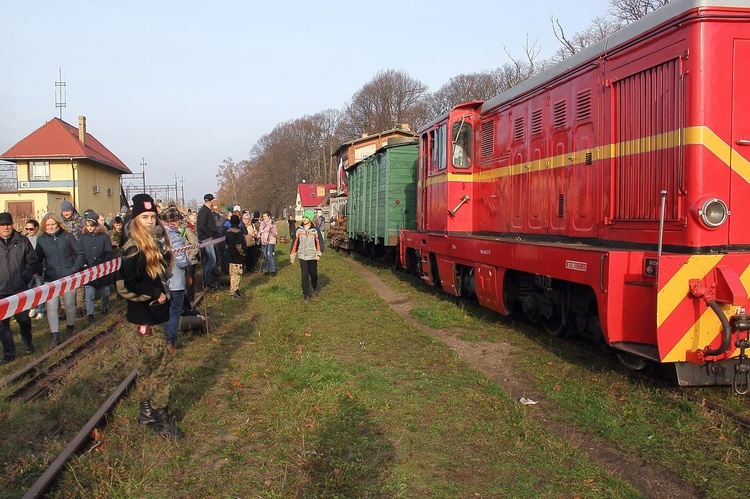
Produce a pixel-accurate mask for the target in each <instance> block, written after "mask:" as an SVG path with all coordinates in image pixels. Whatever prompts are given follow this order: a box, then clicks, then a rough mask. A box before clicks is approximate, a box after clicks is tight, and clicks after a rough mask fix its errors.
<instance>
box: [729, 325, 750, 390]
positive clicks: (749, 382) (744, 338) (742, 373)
mask: <svg viewBox="0 0 750 499" xmlns="http://www.w3.org/2000/svg"><path fill="white" fill-rule="evenodd" d="M732 326H733V328H734V330H735V331H737V335H738V338H737V341H735V342H734V346H735V347H737V348H739V349H740V355H739V357H738V360H739V362H738V363H737V364H736V365H735V366H734V379H733V380H732V388H733V389H734V393H736V394H737V395H747V393H748V392H750V365H749V364H746V363H745V361H746V360H747V358H748V357H747V354H746V353H745V351H746V350H747V349H748V348H750V341H748V331H750V316H748V315H735V316H734V317H732Z"/></svg>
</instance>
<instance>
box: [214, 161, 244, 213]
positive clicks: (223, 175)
mask: <svg viewBox="0 0 750 499" xmlns="http://www.w3.org/2000/svg"><path fill="white" fill-rule="evenodd" d="M240 176H241V167H240V166H239V165H237V164H236V163H235V162H234V161H232V158H227V159H225V160H224V161H222V162H221V164H220V165H219V172H218V173H217V174H216V179H217V180H218V181H219V191H218V192H217V196H218V198H219V199H222V200H226V201H227V202H230V203H232V204H237V203H238V202H239V192H240V187H239V179H240Z"/></svg>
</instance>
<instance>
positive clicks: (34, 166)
mask: <svg viewBox="0 0 750 499" xmlns="http://www.w3.org/2000/svg"><path fill="white" fill-rule="evenodd" d="M29 180H30V181H36V180H49V161H29Z"/></svg>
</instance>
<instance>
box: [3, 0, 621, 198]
mask: <svg viewBox="0 0 750 499" xmlns="http://www.w3.org/2000/svg"><path fill="white" fill-rule="evenodd" d="M608 7H609V2H608V1H607V0H576V1H575V2H561V1H559V0H526V1H514V0H450V1H444V0H424V1H422V0H412V1H405V0H393V1H392V0H381V1H378V2H362V1H349V2H347V1H328V0H321V1H311V0H275V1H262V2H261V1H254V0H247V1H240V0H234V1H223V0H211V1H207V0H202V1H193V0H181V1H178V0H175V1H161V0H148V1H142V0H127V1H125V0H108V1H95V0H88V1H86V0H67V1H64V2H61V1H60V0H54V1H50V0H29V1H21V0H0V19H1V20H2V26H3V29H2V38H3V40H2V42H1V43H0V61H2V76H0V153H2V152H5V151H6V150H8V149H9V148H10V147H11V146H12V145H13V144H15V143H16V142H18V141H19V140H21V139H22V138H23V137H25V136H26V135H28V134H29V133H31V132H32V131H34V130H35V129H37V128H39V127H40V126H42V125H43V124H44V123H45V122H47V121H49V120H50V119H52V118H54V117H58V116H59V111H58V109H57V108H56V107H55V81H56V80H57V77H58V68H63V73H64V79H65V81H66V85H67V86H66V101H67V106H66V107H65V108H64V109H63V116H62V117H63V120H65V121H66V122H68V123H70V124H72V125H74V126H78V116H79V115H84V116H86V120H87V129H88V132H89V133H91V134H92V135H94V136H95V137H96V138H97V139H99V141H100V142H102V143H103V144H104V145H105V146H106V147H108V148H109V149H110V150H111V151H112V152H113V153H114V154H115V155H116V156H117V157H119V158H120V159H121V160H122V161H123V162H124V163H125V164H126V165H127V166H128V167H129V168H130V169H131V170H133V172H136V173H140V172H141V166H140V163H141V158H145V161H146V163H147V166H146V180H147V182H148V183H149V184H159V185H160V184H174V181H175V174H176V175H177V176H178V178H180V177H181V178H183V179H184V180H185V182H184V188H185V197H186V198H187V199H188V200H189V199H191V198H193V199H202V196H203V194H204V193H205V192H209V191H215V189H216V172H217V169H218V165H219V164H220V163H221V162H222V160H224V159H226V158H229V157H231V158H232V159H233V160H234V161H240V160H242V159H246V158H247V157H248V154H249V152H250V150H251V149H252V147H253V145H254V144H255V143H256V141H257V140H258V139H259V138H260V137H261V136H263V135H264V134H267V133H269V132H270V131H271V130H272V129H273V128H274V127H275V126H276V125H277V124H279V123H282V122H285V121H288V120H293V119H296V118H301V117H303V116H306V115H310V114H314V113H317V112H319V111H323V110H325V109H342V108H343V106H344V105H345V104H346V102H347V101H348V100H349V99H350V98H351V96H352V94H354V93H355V92H357V91H358V90H359V89H360V88H362V86H363V85H365V84H366V83H367V82H369V81H370V80H371V79H372V78H373V77H374V76H375V74H376V73H377V72H378V71H380V70H385V69H394V70H400V71H405V72H406V73H408V74H409V76H411V77H412V78H415V79H417V80H420V81H421V82H423V83H425V84H426V85H427V86H428V87H429V90H430V91H435V90H437V89H438V88H440V87H441V86H442V85H444V84H445V83H447V82H448V80H449V79H450V78H451V77H453V76H456V75H459V74H462V73H472V72H477V71H482V70H492V69H495V68H497V67H499V66H501V65H503V64H504V63H506V62H509V58H508V56H507V55H506V54H505V51H504V49H503V47H506V48H507V50H508V51H510V52H511V53H512V54H513V55H514V56H516V57H519V58H520V57H522V55H523V46H524V44H525V42H526V39H527V37H528V38H529V39H530V40H531V41H532V42H534V41H535V40H536V41H537V44H538V47H539V48H540V50H541V52H540V57H541V58H546V57H549V56H550V55H552V54H553V52H554V51H555V50H556V49H557V48H558V46H559V44H558V42H557V41H556V40H555V38H554V36H553V33H552V29H551V25H550V21H549V16H550V14H551V15H553V16H554V17H555V18H558V19H559V20H560V22H561V24H562V25H563V26H564V28H565V29H566V32H567V33H573V32H575V31H578V30H580V29H582V28H584V27H586V26H588V25H589V24H590V22H591V19H593V18H594V17H597V16H602V15H605V14H606V12H607V9H608Z"/></svg>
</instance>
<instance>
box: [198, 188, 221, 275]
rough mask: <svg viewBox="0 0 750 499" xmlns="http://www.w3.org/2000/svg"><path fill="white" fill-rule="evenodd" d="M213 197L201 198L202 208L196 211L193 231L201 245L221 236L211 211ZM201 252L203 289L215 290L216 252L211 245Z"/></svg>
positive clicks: (207, 195)
mask: <svg viewBox="0 0 750 499" xmlns="http://www.w3.org/2000/svg"><path fill="white" fill-rule="evenodd" d="M213 201H214V195H213V194H210V193H209V194H206V195H205V196H203V206H201V209H200V210H198V220H197V222H196V223H195V231H196V232H197V233H198V240H199V241H200V242H201V243H205V242H206V241H210V240H211V239H216V238H217V237H219V236H220V235H221V232H219V228H218V227H217V226H216V222H215V220H214V215H213V211H212V210H211V206H212V205H213ZM202 250H203V287H204V288H207V289H216V288H217V287H218V285H216V284H215V283H214V276H213V271H214V267H215V266H216V251H215V248H214V246H213V245H211V246H205V247H203V248H202Z"/></svg>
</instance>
